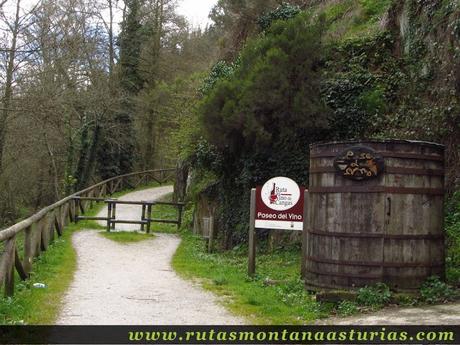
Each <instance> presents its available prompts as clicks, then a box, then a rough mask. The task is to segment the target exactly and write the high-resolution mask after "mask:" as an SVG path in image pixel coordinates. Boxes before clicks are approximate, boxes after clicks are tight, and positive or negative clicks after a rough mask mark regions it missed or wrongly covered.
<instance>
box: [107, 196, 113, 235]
mask: <svg viewBox="0 0 460 345" xmlns="http://www.w3.org/2000/svg"><path fill="white" fill-rule="evenodd" d="M111 219H112V201H110V200H107V232H110V227H111V222H110V220H111Z"/></svg>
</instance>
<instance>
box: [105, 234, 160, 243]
mask: <svg viewBox="0 0 460 345" xmlns="http://www.w3.org/2000/svg"><path fill="white" fill-rule="evenodd" d="M99 234H101V235H102V236H103V237H105V238H107V239H109V240H112V241H114V242H118V243H124V244H126V243H136V242H142V241H146V240H151V239H153V238H155V235H153V234H146V233H143V232H137V231H134V232H132V231H131V232H129V231H116V232H100V233H99Z"/></svg>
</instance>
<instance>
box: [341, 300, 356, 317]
mask: <svg viewBox="0 0 460 345" xmlns="http://www.w3.org/2000/svg"><path fill="white" fill-rule="evenodd" d="M358 311H359V310H358V305H357V304H356V303H355V302H353V301H347V300H344V301H341V302H340V303H339V305H338V306H337V315H339V316H351V315H354V314H356V313H358Z"/></svg>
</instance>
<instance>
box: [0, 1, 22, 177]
mask: <svg viewBox="0 0 460 345" xmlns="http://www.w3.org/2000/svg"><path fill="white" fill-rule="evenodd" d="M20 2H21V1H20V0H17V3H16V17H15V21H14V25H13V32H12V34H13V37H12V41H11V47H10V48H11V49H10V51H9V53H8V63H7V67H6V83H5V92H4V94H3V109H2V113H1V116H0V175H1V174H2V172H3V164H2V163H3V154H4V150H5V137H6V134H7V121H8V116H9V113H10V106H11V98H12V96H13V74H14V61H15V58H16V45H17V39H18V34H19V12H20V9H21V7H20Z"/></svg>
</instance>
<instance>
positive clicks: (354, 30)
mask: <svg viewBox="0 0 460 345" xmlns="http://www.w3.org/2000/svg"><path fill="white" fill-rule="evenodd" d="M391 3H392V2H391V0H344V1H339V2H337V1H330V2H328V1H325V2H323V3H321V4H320V5H318V6H317V7H316V8H315V7H313V9H312V11H313V13H317V14H318V13H322V14H324V15H325V18H326V22H327V24H328V29H327V32H326V37H328V38H331V39H332V41H335V40H339V41H342V40H345V39H356V38H362V37H363V36H372V35H374V34H376V33H377V32H379V31H380V30H381V28H380V25H379V22H380V20H381V19H382V17H383V16H384V14H385V13H386V11H387V10H388V9H389V7H390V5H391Z"/></svg>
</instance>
